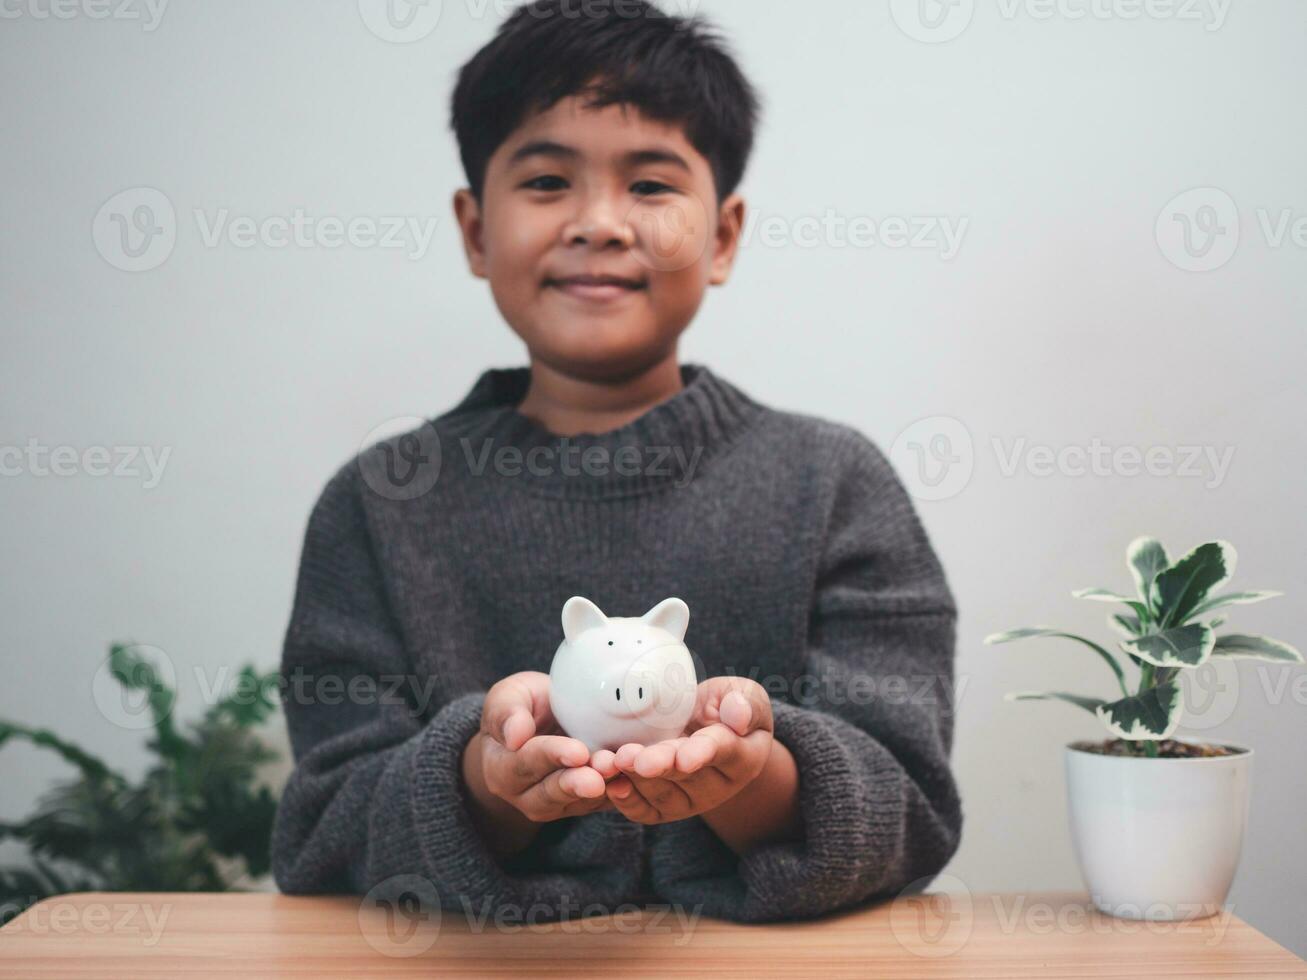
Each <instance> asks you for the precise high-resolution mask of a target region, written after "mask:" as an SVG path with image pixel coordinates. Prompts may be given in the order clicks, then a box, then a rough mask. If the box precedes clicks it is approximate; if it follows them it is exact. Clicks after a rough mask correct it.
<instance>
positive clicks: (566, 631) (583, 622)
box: [563, 595, 608, 640]
mask: <svg viewBox="0 0 1307 980" xmlns="http://www.w3.org/2000/svg"><path fill="white" fill-rule="evenodd" d="M606 625H608V617H607V616H605V615H604V614H603V612H602V611H600V609H599V607H598V606H596V605H595V604H594V603H593V602H591V601H590V600H589V599H587V598H585V597H584V596H579V595H574V596H572V598H570V599H568V600H567V602H565V603H563V635H564V636H565V637H567V638H568V639H569V640H575V639H576V638H577V637H578V636H580V635H581V634H582V633H584V632H585V631H586V630H588V629H594V628H595V627H596V626H606Z"/></svg>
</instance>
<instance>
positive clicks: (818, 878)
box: [652, 430, 962, 921]
mask: <svg viewBox="0 0 1307 980" xmlns="http://www.w3.org/2000/svg"><path fill="white" fill-rule="evenodd" d="M850 431H851V430H850ZM844 452H845V457H844V462H843V465H841V466H839V467H837V468H836V472H837V474H838V476H837V477H836V482H835V485H834V488H833V491H832V506H831V508H830V512H829V519H828V526H827V528H826V535H825V540H824V546H823V549H822V553H821V556H820V559H819V561H818V564H817V568H816V581H815V583H814V588H813V601H812V605H811V613H810V617H809V627H808V639H807V644H806V647H805V650H804V663H803V669H802V671H801V673H800V676H799V677H798V678H797V679H796V682H795V683H794V684H792V685H789V687H788V690H787V694H791V693H792V694H793V696H792V697H785V698H780V697H777V696H776V695H775V694H773V696H772V708H773V714H774V718H775V737H776V739H778V740H779V741H780V742H781V743H782V744H784V745H785V746H786V747H787V748H788V749H789V750H790V752H791V753H792V754H793V756H794V759H795V762H796V764H797V768H798V772H799V805H800V811H801V815H802V822H803V837H802V839H801V840H800V841H799V842H785V843H771V844H763V845H760V846H758V847H755V848H754V849H753V850H751V851H750V852H748V853H746V854H745V855H744V856H743V857H738V858H737V856H736V855H735V854H734V853H733V852H732V851H730V849H729V848H727V847H726V845H725V844H724V843H723V842H722V841H721V840H720V839H719V838H718V837H717V836H716V835H715V834H714V833H713V832H712V830H711V829H709V827H708V825H707V824H706V823H705V822H704V821H703V819H702V818H701V817H692V818H690V819H688V820H681V821H676V822H675V823H670V824H665V825H662V826H659V827H655V828H654V830H655V835H654V843H653V856H652V868H653V880H654V887H655V888H656V889H657V891H658V893H659V894H660V895H663V896H666V897H667V898H668V899H670V900H671V901H673V902H677V903H684V904H687V905H691V906H693V905H696V904H699V903H702V904H703V911H704V912H706V913H708V914H710V915H716V916H719V917H723V918H729V919H735V920H738V921H771V920H779V919H793V918H806V917H811V916H817V915H821V914H824V913H826V912H829V911H833V910H836V909H840V908H845V907H848V906H851V905H854V904H857V903H861V902H863V901H866V900H869V899H875V898H883V897H889V896H891V895H894V894H897V893H898V892H900V891H901V890H903V889H904V888H905V887H906V886H908V885H910V884H912V885H914V886H916V888H915V890H919V889H920V888H924V887H925V885H926V884H928V882H929V879H931V878H933V877H934V876H935V875H936V874H938V873H939V871H940V870H941V869H942V868H943V867H944V865H945V864H946V863H947V862H948V860H949V858H950V857H951V856H952V855H953V853H954V852H955V851H956V850H957V846H958V842H959V838H960V836H961V830H962V812H961V804H960V801H959V798H958V792H957V786H956V784H955V781H954V778H953V775H952V772H951V770H950V767H949V761H948V757H949V752H950V748H951V741H952V733H953V714H952V712H953V708H954V698H953V653H954V635H955V623H956V607H955V605H954V601H953V597H952V595H951V593H950V591H949V588H948V585H947V583H946V580H945V577H944V572H943V570H942V568H941V566H940V564H939V562H938V560H937V558H936V556H935V554H934V552H933V551H932V549H931V547H930V544H929V541H928V539H927V537H926V534H925V531H924V529H923V528H922V526H921V523H920V521H919V520H918V518H917V515H916V513H915V511H914V509H913V506H912V503H911V500H910V499H909V497H908V495H907V493H906V491H905V490H904V489H903V486H902V484H901V483H900V482H899V480H898V478H897V476H896V475H895V474H894V472H893V469H892V468H891V467H890V465H889V463H888V461H887V460H886V459H885V458H884V456H883V455H882V454H881V453H880V451H879V450H878V449H877V448H876V447H875V446H874V445H873V444H872V443H871V442H870V441H868V440H867V439H866V438H865V437H863V436H861V435H860V434H856V433H854V434H853V435H852V438H851V439H850V440H849V443H848V444H847V445H846V446H845V449H844Z"/></svg>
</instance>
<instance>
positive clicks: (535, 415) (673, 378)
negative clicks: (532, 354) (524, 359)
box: [517, 349, 685, 436]
mask: <svg viewBox="0 0 1307 980" xmlns="http://www.w3.org/2000/svg"><path fill="white" fill-rule="evenodd" d="M684 387H685V385H684V384H683V382H682V381H681V365H680V362H679V360H678V359H677V355H676V351H675V349H673V350H672V352H671V353H670V354H668V355H667V356H666V357H665V358H663V359H662V360H661V361H658V362H657V363H655V364H653V365H651V366H649V367H648V368H645V369H643V370H641V371H639V372H638V373H636V374H633V375H630V376H628V377H623V378H619V379H615V380H614V379H606V380H601V381H596V380H591V379H589V378H580V377H577V376H576V375H573V374H568V373H566V372H564V371H560V370H558V369H556V368H553V367H551V366H549V365H548V364H544V363H542V362H541V361H539V360H537V359H535V358H532V360H531V383H530V385H529V387H528V388H527V393H526V396H525V397H524V398H523V399H522V401H521V403H520V404H519V405H518V406H517V411H518V413H519V414H521V415H525V416H526V417H527V418H529V419H531V420H532V421H533V422H535V423H536V424H538V425H541V426H543V427H544V428H546V429H548V430H549V431H550V432H552V433H554V434H555V435H559V436H574V435H578V434H580V433H583V432H593V433H604V432H611V431H612V430H613V429H620V428H621V427H622V426H624V425H626V424H627V423H628V422H633V421H635V420H636V419H638V418H639V417H640V416H642V415H644V414H645V413H646V412H648V411H649V410H650V409H651V408H653V407H654V406H655V405H658V404H660V403H662V402H665V401H666V400H667V399H669V398H671V397H672V396H673V395H675V394H676V393H677V392H678V391H680V390H681V389H682V388H684Z"/></svg>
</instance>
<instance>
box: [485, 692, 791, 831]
mask: <svg viewBox="0 0 1307 980" xmlns="http://www.w3.org/2000/svg"><path fill="white" fill-rule="evenodd" d="M772 732H773V720H772V709H771V699H770V698H769V697H768V696H767V692H766V691H765V690H764V689H763V688H762V686H761V685H760V684H758V683H757V682H756V681H752V680H749V679H747V678H741V677H711V678H709V679H708V680H706V681H704V682H703V683H701V684H699V685H698V688H697V691H696V698H695V706H694V713H693V714H692V715H691V716H690V720H689V722H688V723H687V724H686V727H685V731H684V733H683V734H682V735H681V736H680V737H678V738H674V739H668V740H666V741H662V742H656V743H654V744H651V745H641V744H639V743H635V742H631V743H628V744H626V745H623V746H621V747H620V748H618V750H617V751H616V752H613V751H610V750H608V749H600V750H599V751H597V752H595V753H593V754H591V753H590V752H589V751H588V750H587V748H586V746H585V744H584V743H583V742H581V741H580V740H578V739H575V738H571V737H569V736H567V735H565V734H563V732H562V729H561V728H560V726H559V725H558V722H557V720H556V719H555V718H554V716H553V712H552V711H551V710H550V707H549V676H548V675H547V674H543V673H541V672H539V671H522V672H519V673H516V674H511V675H509V676H508V677H505V678H503V679H502V680H500V681H498V682H497V683H496V684H495V685H494V686H492V687H491V688H490V690H489V691H488V692H487V693H486V698H485V703H484V705H483V707H482V712H481V728H480V731H478V732H477V734H476V736H474V737H473V739H472V742H471V743H469V746H468V751H467V753H466V755H465V759H464V775H465V778H466V781H467V783H468V786H469V789H471V791H472V793H473V795H474V796H475V797H476V798H477V799H478V802H480V803H481V804H482V805H483V806H485V807H488V806H489V804H488V802H487V797H492V798H493V800H494V801H495V802H497V803H499V804H500V805H501V806H502V805H503V804H507V805H509V806H511V807H512V809H513V810H515V811H517V813H519V814H520V815H521V816H522V817H524V818H525V819H526V820H529V821H530V822H532V823H543V822H547V821H551V820H557V819H560V818H562V817H569V816H578V815H581V814H586V813H593V812H596V811H598V810H612V809H616V810H618V811H620V812H621V813H622V814H623V815H624V816H626V817H627V818H628V819H630V820H633V821H635V822H637V823H644V824H653V823H664V822H668V821H672V820H684V819H686V818H687V817H692V816H695V815H697V814H701V813H706V812H708V811H711V810H713V809H715V808H716V807H718V806H720V805H721V804H723V803H725V802H726V801H727V800H729V799H731V798H732V797H734V796H735V795H736V794H737V793H739V791H740V790H741V789H743V788H744V787H745V786H747V785H748V784H749V783H750V782H752V781H753V780H754V779H755V778H756V777H757V776H758V774H759V773H760V772H761V771H762V770H763V767H764V766H765V765H766V762H767V759H768V756H769V755H770V753H771V750H772Z"/></svg>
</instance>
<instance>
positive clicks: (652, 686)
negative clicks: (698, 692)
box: [604, 658, 695, 724]
mask: <svg viewBox="0 0 1307 980" xmlns="http://www.w3.org/2000/svg"><path fill="white" fill-rule="evenodd" d="M686 667H687V665H686V664H683V663H681V662H680V661H679V659H675V658H660V662H658V663H637V664H634V665H631V666H628V667H625V668H619V669H617V670H614V671H612V672H610V674H609V676H608V679H607V680H608V683H606V684H605V685H604V686H605V687H607V688H610V689H611V690H612V694H611V698H612V700H611V701H609V703H608V710H609V711H610V712H611V713H612V714H614V715H618V716H625V717H638V718H644V719H645V720H647V721H650V722H651V723H654V724H657V723H658V720H659V718H661V717H664V716H665V717H669V718H670V717H673V716H675V715H677V714H678V713H679V714H684V713H686V712H685V709H686V708H687V707H688V706H690V705H692V704H693V701H694V694H695V684H694V680H693V675H690V674H688V672H687V669H686Z"/></svg>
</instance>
